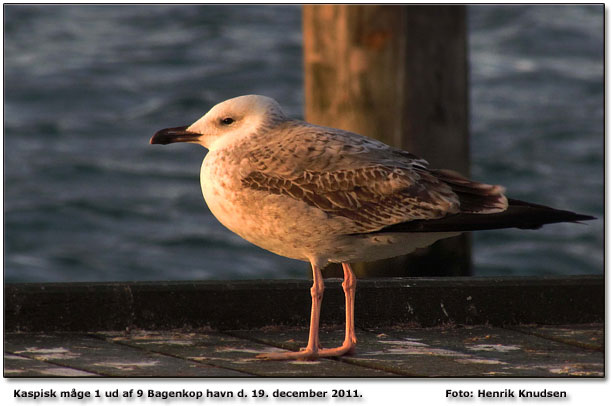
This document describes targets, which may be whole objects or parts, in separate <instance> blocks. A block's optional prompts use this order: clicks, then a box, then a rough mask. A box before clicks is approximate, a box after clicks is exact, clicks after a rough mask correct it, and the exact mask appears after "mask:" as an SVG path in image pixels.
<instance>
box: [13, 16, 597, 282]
mask: <svg viewBox="0 0 613 406" xmlns="http://www.w3.org/2000/svg"><path fill="white" fill-rule="evenodd" d="M602 13H603V9H602V8H601V7H598V6H538V7H534V6H514V7H492V6H475V7H471V8H470V9H469V23H470V32H469V35H470V67H471V77H470V81H471V136H472V139H471V143H472V157H473V166H472V173H473V177H474V178H475V179H478V180H482V181H487V182H491V183H497V184H503V185H506V186H507V189H508V192H509V194H510V195H512V196H514V197H516V198H519V199H526V200H532V201H536V202H540V203H543V204H549V205H553V206H556V207H561V208H568V209H572V210H575V211H579V212H583V213H587V214H592V215H595V216H598V217H599V218H600V220H598V221H595V222H591V223H589V224H588V225H568V224H561V225H553V226H549V227H546V228H544V229H542V230H540V231H534V232H527V231H517V230H504V231H490V232H482V233H476V234H475V236H474V241H475V242H474V262H475V273H476V274H478V275H514V274H530V275H544V274H600V273H602V268H603V221H602V218H603V210H604V208H603V136H604V135H603V134H604V133H603V117H604V112H603V35H602V32H603V14H602ZM301 43H302V37H301V16H300V8H299V7H296V6H73V5H64V6H17V5H14V6H5V7H4V75H5V77H4V80H5V81H4V85H5V87H4V95H5V99H4V248H5V249H4V270H5V280H6V281H11V282H12V281H110V280H161V279H246V278H286V277H306V276H307V274H308V272H307V268H306V266H305V264H303V263H301V262H297V261H293V260H289V259H285V258H281V257H278V256H275V255H273V254H269V253H267V252H265V251H263V250H260V249H258V248H256V247H254V246H252V245H250V244H249V243H247V242H245V241H243V240H242V239H240V238H239V237H237V236H235V235H233V234H232V233H230V232H229V231H227V230H225V229H224V228H223V226H221V225H220V224H219V223H218V222H217V221H216V220H215V219H214V218H213V217H212V216H211V214H210V213H209V211H208V209H207V208H206V205H205V204H204V201H203V200H202V196H201V193H200V189H199V180H198V176H199V168H200V163H201V161H202V158H203V156H204V153H205V150H204V149H202V148H199V147H197V146H194V145H174V146H172V147H171V148H168V147H167V148H160V147H157V148H155V147H152V146H150V145H148V140H149V137H150V136H151V135H152V134H153V133H154V132H155V131H156V130H158V129H160V128H164V127H169V126H177V125H183V124H189V123H191V122H193V121H195V120H196V119H197V118H199V117H200V116H201V115H202V114H203V113H204V112H205V111H206V110H207V109H208V108H210V107H211V106H212V105H213V104H215V103H217V102H219V101H222V100H225V99H227V98H229V97H233V96H237V95H241V94H250V93H258V94H265V95H268V96H271V97H273V98H275V99H277V100H278V101H279V102H280V103H281V105H283V106H284V108H285V110H286V111H287V113H289V114H290V115H292V116H295V117H301V115H302V107H303V90H302V86H303V83H302V48H301Z"/></svg>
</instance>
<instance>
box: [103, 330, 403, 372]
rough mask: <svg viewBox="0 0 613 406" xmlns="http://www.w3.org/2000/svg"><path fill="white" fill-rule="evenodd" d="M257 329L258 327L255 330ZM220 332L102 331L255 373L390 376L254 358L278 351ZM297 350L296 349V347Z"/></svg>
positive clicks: (329, 364)
mask: <svg viewBox="0 0 613 406" xmlns="http://www.w3.org/2000/svg"><path fill="white" fill-rule="evenodd" d="M257 331H259V330H257ZM244 333H245V336H246V337H247V339H243V338H238V337H236V336H231V335H227V334H222V333H215V332H207V333H180V332H148V331H141V332H136V333H132V334H130V335H112V334H106V335H105V336H106V338H107V340H110V341H112V342H119V343H122V344H125V345H130V346H134V347H137V348H143V349H146V350H147V351H151V352H157V353H162V354H167V355H172V356H174V357H179V358H183V359H187V360H192V361H197V362H201V363H204V364H208V365H212V366H217V367H222V368H226V369H231V370H235V371H241V372H244V373H248V374H253V375H257V376H270V377H274V376H277V377H279V376H283V377H293V376H302V377H306V376H309V377H357V376H359V377H371V376H393V374H392V373H389V372H386V371H381V370H379V369H371V368H364V367H361V366H359V365H351V364H347V363H343V362H338V361H335V360H330V359H320V360H317V361H266V360H261V359H257V358H256V355H257V354H260V353H263V352H277V351H280V349H279V348H278V347H275V346H268V345H264V344H261V343H259V342H256V341H252V340H250V339H248V338H249V331H245V332H244ZM296 349H298V348H296Z"/></svg>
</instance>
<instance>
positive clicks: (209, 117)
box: [150, 95, 594, 360]
mask: <svg viewBox="0 0 613 406" xmlns="http://www.w3.org/2000/svg"><path fill="white" fill-rule="evenodd" d="M176 142H189V143H194V144H200V145H202V146H203V147H205V148H206V149H208V153H207V154H206V156H205V158H204V161H203V162H202V167H201V171H200V183H201V187H202V194H203V196H204V200H205V201H206V204H207V205H208V207H209V209H210V210H211V212H212V213H213V215H214V216H215V217H216V218H217V219H218V220H219V221H220V222H221V223H222V224H223V225H224V226H226V227H227V228H228V229H230V230H231V231H233V232H234V233H236V234H238V235H239V236H241V237H242V238H244V239H245V240H247V241H249V242H251V243H253V244H255V245H257V246H259V247H261V248H264V249H266V250H268V251H271V252H273V253H276V254H278V255H282V256H285V257H289V258H294V259H298V260H302V261H306V262H309V263H310V264H311V268H312V271H313V286H312V287H311V298H312V305H311V319H310V320H311V321H310V328H309V337H308V343H307V346H306V348H303V349H301V350H300V351H295V352H276V353H266V354H260V355H258V357H259V358H263V359H273V360H289V359H308V360H313V359H317V358H319V357H335V356H342V355H345V354H352V353H353V352H354V351H355V347H356V344H357V338H356V332H355V323H354V303H355V290H356V277H355V275H354V273H353V271H352V269H351V265H350V263H352V262H362V261H374V260H378V259H384V258H390V257H395V256H398V255H404V254H408V253H410V252H412V251H414V250H415V249H417V248H422V247H426V246H428V245H430V244H432V243H434V242H435V241H437V240H440V239H443V238H448V237H452V236H456V235H459V234H461V233H463V232H467V231H475V230H490V229H498V228H520V229H536V228H540V227H541V226H542V225H544V224H549V223H559V222H578V221H582V220H591V219H594V217H591V216H587V215H581V214H576V213H573V212H570V211H564V210H557V209H553V208H550V207H547V206H542V205H538V204H533V203H528V202H524V201H520V200H514V199H510V198H507V197H506V196H505V194H504V193H505V190H504V188H503V187H502V186H498V185H488V184H485V183H480V182H476V181H472V180H469V179H467V178H465V177H464V176H462V175H460V174H459V173H456V172H454V171H451V170H447V169H432V168H430V167H429V164H428V162H427V161H426V160H424V159H421V158H419V157H418V156H416V155H413V154H412V153H410V152H407V151H404V150H401V149H398V148H394V147H392V146H389V145H387V144H384V143H382V142H380V141H377V140H374V139H372V138H368V137H365V136H362V135H359V134H355V133H351V132H348V131H344V130H340V129H335V128H328V127H322V126H318V125H314V124H310V123H307V122H304V121H300V120H296V119H292V118H289V117H287V116H286V115H285V114H284V112H283V110H282V109H281V106H280V105H279V104H278V103H277V102H276V101H275V100H273V99H271V98H269V97H265V96H259V95H247V96H240V97H236V98H232V99H229V100H226V101H224V102H221V103H219V104H217V105H216V106H214V107H213V108H212V109H211V110H210V111H208V112H207V113H206V114H205V115H204V116H202V117H201V118H200V119H198V120H197V121H196V122H194V123H193V124H192V125H189V126H183V127H173V128H166V129H163V130H160V131H158V132H156V133H155V135H153V137H152V138H151V140H150V143H151V144H163V145H165V144H170V143H176ZM329 263H341V264H342V267H343V272H344V281H343V283H342V287H343V291H344V293H345V319H346V321H345V338H344V341H343V343H342V344H341V345H340V346H339V347H336V348H321V347H320V343H319V316H320V309H321V303H322V299H323V293H324V282H323V277H322V274H321V269H322V268H324V267H325V266H326V265H327V264H329Z"/></svg>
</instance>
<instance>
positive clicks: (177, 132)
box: [149, 126, 201, 145]
mask: <svg viewBox="0 0 613 406" xmlns="http://www.w3.org/2000/svg"><path fill="white" fill-rule="evenodd" d="M187 127H189V126H184V127H173V128H164V129H163V130H160V131H158V132H156V133H155V134H154V135H153V137H151V140H150V141H149V143H150V144H162V145H166V144H172V143H173V142H190V141H198V139H199V138H200V135H201V134H198V133H193V132H190V131H187Z"/></svg>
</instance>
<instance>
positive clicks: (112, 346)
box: [4, 333, 248, 377]
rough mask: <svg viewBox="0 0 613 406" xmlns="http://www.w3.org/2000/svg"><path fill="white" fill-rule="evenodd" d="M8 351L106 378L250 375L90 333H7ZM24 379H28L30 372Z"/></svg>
mask: <svg viewBox="0 0 613 406" xmlns="http://www.w3.org/2000/svg"><path fill="white" fill-rule="evenodd" d="M4 350H5V352H7V353H9V354H10V355H16V356H20V357H25V358H30V359H33V360H37V361H43V362H46V363H49V364H53V365H55V366H56V367H58V368H70V369H74V370H77V371H85V372H89V373H94V374H100V375H104V376H135V377H137V376H138V377H147V376H161V377H165V376H217V377H233V376H248V375H247V374H244V373H241V372H238V371H233V370H228V369H223V368H217V367H213V366H210V365H206V364H202V363H199V362H195V361H190V360H182V359H178V358H175V357H169V356H166V355H161V354H156V353H151V352H148V351H143V350H139V349H136V348H133V347H129V346H125V345H121V344H116V343H110V342H108V341H106V340H102V339H99V338H95V337H91V336H89V335H86V334H62V333H53V334H19V333H9V334H5V342H4ZM35 371H37V373H36V374H34V372H35ZM35 375H40V369H35V370H34V371H33V372H32V375H31V376H35ZM50 375H51V374H50ZM21 376H26V373H23V374H21Z"/></svg>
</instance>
